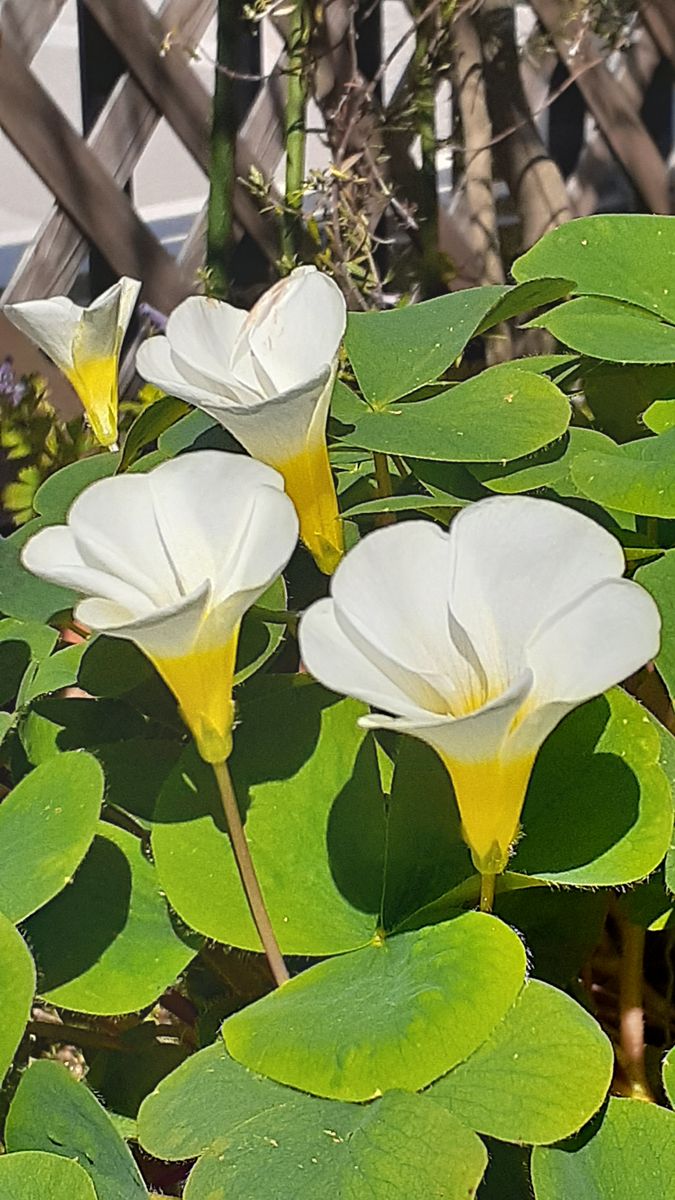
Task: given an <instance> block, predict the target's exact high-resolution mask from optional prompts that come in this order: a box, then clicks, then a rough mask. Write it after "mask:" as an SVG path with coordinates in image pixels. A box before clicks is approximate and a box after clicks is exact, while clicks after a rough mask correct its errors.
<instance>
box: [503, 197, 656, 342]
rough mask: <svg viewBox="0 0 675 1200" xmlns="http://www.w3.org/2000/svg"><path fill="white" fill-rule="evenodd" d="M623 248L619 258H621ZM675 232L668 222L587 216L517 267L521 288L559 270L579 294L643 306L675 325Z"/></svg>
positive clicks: (563, 229) (543, 241)
mask: <svg viewBox="0 0 675 1200" xmlns="http://www.w3.org/2000/svg"><path fill="white" fill-rule="evenodd" d="M619 247H620V253H617V251H618V249H619ZM674 262H675V232H674V226H673V222H672V220H670V219H669V218H668V217H651V216H605V217H585V218H582V219H581V220H579V221H570V222H568V224H566V225H561V226H560V228H559V229H554V230H553V231H552V232H551V233H548V234H547V235H546V236H545V237H543V238H542V239H541V241H540V242H538V243H537V245H536V246H533V247H532V249H531V250H528V252H527V254H524V255H523V256H522V258H519V259H518V260H517V262H515V263H514V264H513V276H514V278H515V279H517V280H518V282H519V283H523V282H524V281H525V280H530V279H543V278H546V277H547V276H549V275H553V274H555V273H556V272H558V271H563V268H564V271H563V273H564V274H567V273H569V274H570V275H572V276H573V278H574V280H575V281H576V286H575V287H573V288H572V289H571V290H572V291H573V292H575V293H577V294H580V295H583V294H584V293H588V294H589V295H591V296H609V297H611V298H612V299H614V300H624V301H626V302H627V303H628V304H636V305H640V306H641V307H642V308H645V309H648V310H649V312H652V313H655V314H656V315H657V316H659V317H662V318H663V319H664V320H666V321H670V322H671V323H675V291H673V287H672V282H673V263H674Z"/></svg>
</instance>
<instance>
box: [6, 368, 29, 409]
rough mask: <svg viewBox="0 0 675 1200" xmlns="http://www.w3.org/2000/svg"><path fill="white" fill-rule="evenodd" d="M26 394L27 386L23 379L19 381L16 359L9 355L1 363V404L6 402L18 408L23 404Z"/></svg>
mask: <svg viewBox="0 0 675 1200" xmlns="http://www.w3.org/2000/svg"><path fill="white" fill-rule="evenodd" d="M25 394H26V384H25V382H24V380H23V379H17V377H16V372H15V370H14V359H13V358H12V357H11V356H10V355H8V356H7V358H5V359H4V361H3V362H2V363H0V402H1V401H3V400H6V401H9V403H10V404H12V405H14V406H16V405H17V404H20V403H21V401H22V400H23V398H24V396H25Z"/></svg>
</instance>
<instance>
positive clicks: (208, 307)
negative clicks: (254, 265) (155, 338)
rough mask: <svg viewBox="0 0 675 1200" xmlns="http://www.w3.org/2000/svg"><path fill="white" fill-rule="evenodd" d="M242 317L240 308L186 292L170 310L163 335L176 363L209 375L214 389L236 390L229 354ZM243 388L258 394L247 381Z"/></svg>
mask: <svg viewBox="0 0 675 1200" xmlns="http://www.w3.org/2000/svg"><path fill="white" fill-rule="evenodd" d="M246 317H247V313H246V312H245V311H244V310H243V309H241V308H234V307H233V305H231V304H226V303H225V302H224V301H222V300H213V299H208V298H207V297H205V296H189V297H188V299H187V300H184V301H183V302H182V304H179V305H178V307H177V308H175V309H174V310H173V312H172V313H171V316H170V317H169V320H168V322H167V326H166V336H167V338H168V340H169V344H170V346H171V350H172V353H173V354H174V357H175V358H176V360H177V361H178V363H179V367H180V366H183V367H187V368H188V370H189V371H190V370H191V371H192V372H195V373H196V374H197V375H199V376H200V377H203V378H204V379H210V380H211V382H212V383H213V384H215V385H216V388H217V389H218V390H221V388H222V385H223V384H226V385H228V388H229V389H232V388H233V387H234V391H235V394H236V390H237V389H236V385H235V380H236V375H235V372H234V370H233V366H232V356H233V353H234V347H235V345H236V342H237V337H238V335H239V333H240V331H241V328H242V326H243V324H244V322H245V320H246ZM188 377H189V376H188ZM252 379H253V377H252ZM193 382H196V380H193ZM242 383H244V381H242ZM247 390H249V391H250V390H252V392H253V396H252V398H255V397H256V396H257V397H258V399H260V398H261V397H260V395H259V394H258V393H259V389H258V388H253V389H251V388H250V385H249V387H248V389H247Z"/></svg>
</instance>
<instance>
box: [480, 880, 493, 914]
mask: <svg viewBox="0 0 675 1200" xmlns="http://www.w3.org/2000/svg"><path fill="white" fill-rule="evenodd" d="M496 882H497V876H496V875H481V877H480V911H481V912H484V913H491V912H492V907H493V905H494V902H495V884H496Z"/></svg>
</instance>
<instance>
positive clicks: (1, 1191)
mask: <svg viewBox="0 0 675 1200" xmlns="http://www.w3.org/2000/svg"><path fill="white" fill-rule="evenodd" d="M0 1195H2V1196H6V1197H7V1200H9V1198H10V1197H11V1200H47V1198H48V1200H97V1196H96V1192H95V1191H94V1185H93V1183H92V1181H91V1178H90V1177H89V1175H87V1172H86V1171H84V1170H83V1169H82V1167H81V1166H79V1164H78V1163H76V1162H75V1161H74V1160H73V1159H69V1158H59V1156H58V1155H57V1154H53V1153H52V1154H48V1153H46V1152H45V1151H44V1150H19V1151H17V1152H16V1153H14V1154H3V1155H2V1157H0Z"/></svg>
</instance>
